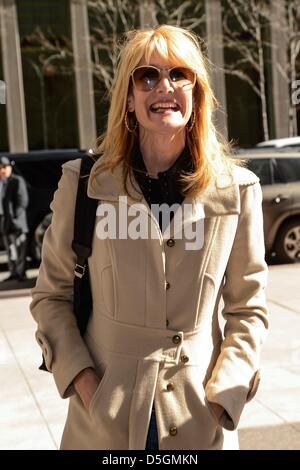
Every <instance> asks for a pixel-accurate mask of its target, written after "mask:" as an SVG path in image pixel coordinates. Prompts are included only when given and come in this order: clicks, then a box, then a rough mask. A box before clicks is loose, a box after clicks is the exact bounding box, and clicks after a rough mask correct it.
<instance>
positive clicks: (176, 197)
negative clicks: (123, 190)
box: [133, 147, 193, 230]
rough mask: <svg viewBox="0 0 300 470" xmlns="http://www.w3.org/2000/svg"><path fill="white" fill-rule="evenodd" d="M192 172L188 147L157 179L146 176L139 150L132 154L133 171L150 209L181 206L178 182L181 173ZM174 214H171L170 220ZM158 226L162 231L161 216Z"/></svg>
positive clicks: (181, 199) (182, 197) (181, 195)
mask: <svg viewBox="0 0 300 470" xmlns="http://www.w3.org/2000/svg"><path fill="white" fill-rule="evenodd" d="M192 170H193V162H192V157H191V154H190V151H189V149H188V147H185V148H184V149H183V151H182V152H181V154H180V155H179V157H178V158H177V160H176V161H175V162H174V163H173V165H172V166H171V167H170V168H169V169H168V170H166V171H163V172H159V173H158V178H152V177H151V176H149V175H148V173H147V169H146V166H145V163H144V159H143V156H142V154H141V151H140V149H139V148H137V149H136V151H135V152H134V157H133V171H134V176H135V178H136V180H137V182H138V184H139V187H140V189H141V191H142V193H143V196H144V198H145V199H146V201H147V203H148V205H149V207H150V209H151V205H152V204H158V205H161V204H164V203H165V204H167V205H168V206H171V205H173V204H181V203H182V202H183V200H184V197H185V196H184V195H183V194H182V191H181V189H182V188H181V183H180V181H179V177H180V174H181V173H182V172H185V173H186V172H191V171H192ZM173 215H174V213H173V212H171V214H170V220H172V218H173ZM159 225H160V229H161V230H162V220H161V214H160V217H159Z"/></svg>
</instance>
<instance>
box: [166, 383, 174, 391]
mask: <svg viewBox="0 0 300 470" xmlns="http://www.w3.org/2000/svg"><path fill="white" fill-rule="evenodd" d="M174 388H175V387H174V384H173V382H169V383H168V385H167V390H168V392H172V391H173V390H174Z"/></svg>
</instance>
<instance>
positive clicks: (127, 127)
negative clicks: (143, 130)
mask: <svg viewBox="0 0 300 470" xmlns="http://www.w3.org/2000/svg"><path fill="white" fill-rule="evenodd" d="M127 116H128V109H127V111H126V113H125V116H124V122H125V126H126V129H127V130H128V132H134V131H135V130H136V128H137V126H138V122H137V121H135V126H134V128H133V129H130V127H129V125H128V117H127Z"/></svg>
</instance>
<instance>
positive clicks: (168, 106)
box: [150, 103, 180, 113]
mask: <svg viewBox="0 0 300 470" xmlns="http://www.w3.org/2000/svg"><path fill="white" fill-rule="evenodd" d="M179 110H180V107H179V106H178V104H177V103H155V104H152V105H151V106H150V111H151V112H152V113H164V112H167V111H170V112H177V111H179Z"/></svg>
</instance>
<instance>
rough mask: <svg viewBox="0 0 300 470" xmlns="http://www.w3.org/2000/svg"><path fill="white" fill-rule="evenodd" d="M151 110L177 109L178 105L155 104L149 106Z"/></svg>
mask: <svg viewBox="0 0 300 470" xmlns="http://www.w3.org/2000/svg"><path fill="white" fill-rule="evenodd" d="M151 108H152V109H158V108H164V109H178V105H177V104H176V103H164V102H162V103H155V104H152V105H151Z"/></svg>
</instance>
